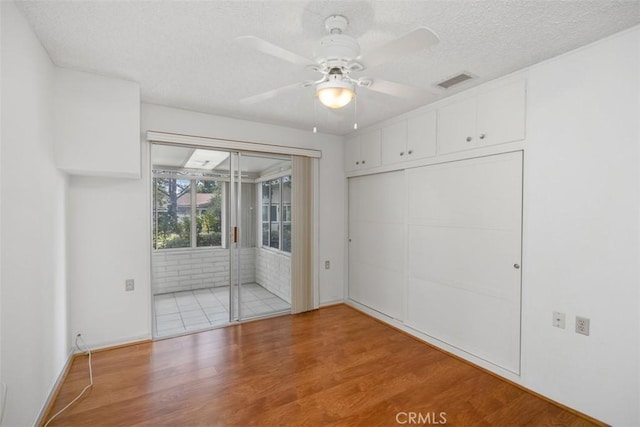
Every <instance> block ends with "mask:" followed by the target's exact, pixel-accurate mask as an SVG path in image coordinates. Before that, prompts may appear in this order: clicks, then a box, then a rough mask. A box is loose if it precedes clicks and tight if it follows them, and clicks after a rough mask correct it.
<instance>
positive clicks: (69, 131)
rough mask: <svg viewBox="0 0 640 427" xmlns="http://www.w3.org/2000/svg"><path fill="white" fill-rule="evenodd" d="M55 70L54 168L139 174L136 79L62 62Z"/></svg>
mask: <svg viewBox="0 0 640 427" xmlns="http://www.w3.org/2000/svg"><path fill="white" fill-rule="evenodd" d="M55 73H56V77H55V84H54V104H53V115H54V116H53V119H54V132H53V135H54V137H53V140H54V148H55V149H54V153H55V159H56V165H57V166H58V168H59V169H61V170H63V171H65V172H68V173H71V174H78V175H94V176H116V177H127V178H140V144H139V143H138V140H139V137H138V135H139V132H140V129H139V127H140V88H139V86H138V84H137V83H134V82H128V81H123V80H120V79H114V78H109V77H105V76H100V75H97V74H91V73H85V72H82V71H75V70H69V69H66V68H56V70H55ZM114 124H117V126H114Z"/></svg>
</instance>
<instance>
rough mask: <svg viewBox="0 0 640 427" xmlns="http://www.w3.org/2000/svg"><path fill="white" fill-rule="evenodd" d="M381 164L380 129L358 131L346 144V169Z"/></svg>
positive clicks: (358, 168) (357, 168) (351, 169)
mask: <svg viewBox="0 0 640 427" xmlns="http://www.w3.org/2000/svg"><path fill="white" fill-rule="evenodd" d="M375 166H380V130H374V131H370V132H364V133H357V134H355V135H354V136H352V137H351V138H349V139H348V140H347V142H346V145H345V170H346V171H349V172H351V171H356V170H360V169H366V168H372V167H375Z"/></svg>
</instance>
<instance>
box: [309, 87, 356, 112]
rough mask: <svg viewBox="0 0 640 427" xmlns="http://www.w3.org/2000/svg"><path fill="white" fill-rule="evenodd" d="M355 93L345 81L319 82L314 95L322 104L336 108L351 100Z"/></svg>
mask: <svg viewBox="0 0 640 427" xmlns="http://www.w3.org/2000/svg"><path fill="white" fill-rule="evenodd" d="M355 95H356V92H355V90H354V87H353V85H352V84H349V83H345V82H331V81H329V82H325V83H320V84H319V85H318V86H317V88H316V96H317V97H318V99H319V100H320V102H322V104H323V105H325V106H327V107H329V108H333V109H338V108H342V107H344V106H345V105H347V104H348V103H350V102H351V100H352V99H353V97H354V96H355Z"/></svg>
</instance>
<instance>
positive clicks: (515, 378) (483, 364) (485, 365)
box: [344, 299, 522, 384]
mask: <svg viewBox="0 0 640 427" xmlns="http://www.w3.org/2000/svg"><path fill="white" fill-rule="evenodd" d="M344 302H345V304H347V305H348V306H350V307H353V308H355V309H356V310H358V311H361V312H363V313H365V314H367V315H369V316H371V317H374V318H376V319H378V320H380V321H381V322H383V323H386V324H388V325H390V326H392V327H394V328H396V329H399V330H401V331H402V332H405V333H407V334H409V335H411V336H413V337H415V338H417V339H418V340H420V341H424V342H425V343H427V344H429V345H432V346H434V347H437V348H439V349H441V350H443V351H445V352H447V353H450V354H452V355H454V356H456V357H458V358H460V359H464V360H466V361H467V362H470V363H471V364H473V365H476V366H478V367H480V368H482V369H485V370H487V371H490V372H492V373H494V374H496V375H498V376H500V377H502V378H505V379H507V380H509V381H512V382H514V383H516V384H521V383H522V379H521V377H520V376H519V375H517V374H515V373H513V372H511V371H508V370H506V369H503V368H501V367H499V366H497V365H494V364H493V363H490V362H487V361H486V360H483V359H480V358H479V357H475V356H474V355H472V354H470V353H467V352H466V351H464V350H460V349H459V348H457V347H453V346H451V345H449V344H447V343H445V342H443V341H440V340H438V339H436V338H433V337H431V336H429V335H426V334H424V333H422V332H420V331H418V330H416V329H413V328H411V327H409V326H407V325H405V324H404V323H402V322H400V321H399V320H397V319H394V318H392V317H389V316H387V315H385V314H382V313H380V312H379V311H376V310H373V309H371V308H369V307H367V306H365V305H362V304H360V303H358V302H357V301H353V300H352V299H346V300H345V301H344Z"/></svg>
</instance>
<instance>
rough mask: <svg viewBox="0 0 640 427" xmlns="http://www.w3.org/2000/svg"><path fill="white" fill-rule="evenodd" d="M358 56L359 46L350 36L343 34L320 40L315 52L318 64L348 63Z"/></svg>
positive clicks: (330, 35)
mask: <svg viewBox="0 0 640 427" xmlns="http://www.w3.org/2000/svg"><path fill="white" fill-rule="evenodd" d="M358 55H360V45H358V42H357V41H356V40H355V39H354V38H353V37H350V36H347V35H345V34H329V35H328V36H324V37H323V38H322V39H320V45H319V46H318V48H317V50H316V52H315V58H316V60H317V61H318V63H323V62H333V61H341V62H344V63H346V62H349V61H351V60H353V59H354V58H357V57H358Z"/></svg>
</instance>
